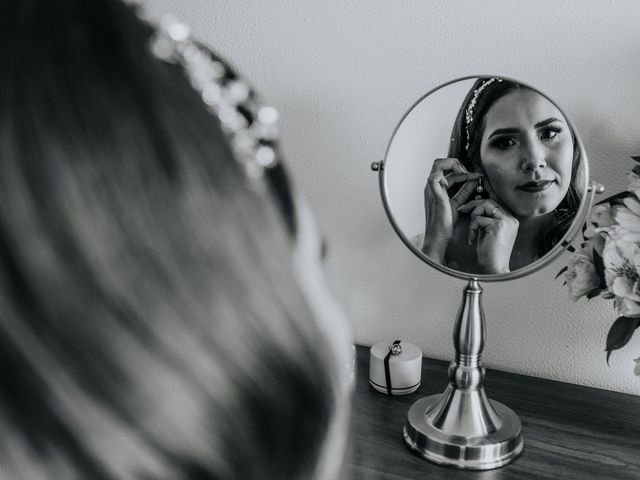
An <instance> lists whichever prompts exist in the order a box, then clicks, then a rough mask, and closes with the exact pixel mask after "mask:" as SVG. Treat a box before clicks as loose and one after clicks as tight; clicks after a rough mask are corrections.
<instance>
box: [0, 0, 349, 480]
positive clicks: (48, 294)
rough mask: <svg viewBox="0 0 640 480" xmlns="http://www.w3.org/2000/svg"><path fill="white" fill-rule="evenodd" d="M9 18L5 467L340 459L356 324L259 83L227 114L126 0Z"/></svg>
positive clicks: (83, 470)
mask: <svg viewBox="0 0 640 480" xmlns="http://www.w3.org/2000/svg"><path fill="white" fill-rule="evenodd" d="M0 19H2V20H0V22H2V24H3V25H2V28H1V29H0V37H2V41H1V42H0V51H1V53H0V58H2V59H3V63H4V65H3V68H2V73H0V263H1V267H0V281H1V286H0V369H1V370H0V472H2V478H11V479H15V480H18V479H30V480H32V479H34V480H35V479H41V478H42V479H52V478H68V479H88V478H90V479H94V480H101V479H138V478H140V479H156V478H158V479H167V478H171V479H174V478H175V479H232V478H238V479H254V478H255V479H258V478H259V479H272V478H273V479H276V478H277V479H313V478H323V479H324V478H337V476H338V474H339V473H338V472H339V469H340V464H341V461H342V451H343V448H344V439H345V426H346V418H345V417H346V415H347V413H346V412H347V410H348V393H347V390H348V388H347V385H346V383H347V379H346V377H347V372H346V369H345V368H344V365H345V364H346V363H347V362H348V360H349V355H350V350H349V349H348V348H350V347H349V344H350V338H349V332H348V327H347V325H346V322H345V321H344V319H343V316H342V314H341V312H340V309H339V308H338V307H337V306H336V305H335V303H334V301H333V300H332V298H331V297H330V295H329V294H328V293H327V290H326V287H325V286H324V283H323V278H322V275H321V272H320V268H319V263H318V262H319V257H320V254H321V242H320V240H319V237H318V234H317V231H316V230H315V223H314V221H313V218H312V217H311V215H310V213H309V211H308V209H307V207H306V206H305V204H304V202H300V201H298V198H297V196H296V195H294V194H293V193H292V191H291V190H290V188H289V185H288V181H287V177H286V173H285V171H284V169H283V166H282V164H281V163H280V162H279V160H278V158H277V150H276V148H277V147H276V145H275V139H272V140H273V141H270V140H269V139H268V138H262V137H260V135H261V134H260V132H258V133H257V134H256V135H257V137H256V135H253V138H254V140H255V139H256V138H258V137H260V138H258V143H256V144H255V145H253V146H251V148H253V150H252V151H253V153H252V154H248V155H247V156H246V157H247V158H248V159H249V160H248V162H249V163H246V162H245V163H243V162H244V161H245V160H247V158H244V159H241V158H240V157H242V154H241V153H238V152H239V151H240V150H241V149H242V148H244V147H243V145H245V147H246V142H245V143H244V144H242V145H240V147H238V145H236V144H235V143H234V142H235V141H236V140H238V139H240V140H242V138H240V137H241V135H239V134H238V133H237V132H238V131H239V130H238V129H240V130H241V129H242V128H241V127H242V125H245V126H247V125H249V126H250V125H252V124H253V122H254V121H255V122H256V125H257V126H260V124H259V122H257V118H258V117H259V115H260V112H259V111H252V107H251V108H250V107H247V108H246V109H245V108H244V105H249V106H251V105H254V104H255V102H254V94H253V92H251V91H249V92H245V93H246V95H244V94H243V93H242V92H241V91H240V90H241V89H242V82H237V80H238V79H237V78H236V76H235V74H234V73H233V72H232V71H231V70H230V69H228V67H226V66H225V69H224V75H223V76H222V77H221V79H220V82H219V85H222V86H224V87H225V88H226V87H230V86H231V85H236V83H234V82H237V85H240V87H237V88H236V87H235V86H234V87H233V88H235V89H236V90H234V91H235V92H236V94H237V95H238V98H239V99H240V100H242V98H244V97H245V96H246V97H247V99H246V101H244V100H243V101H240V102H239V107H238V109H237V112H236V113H238V112H239V113H240V114H241V115H242V116H243V117H244V121H241V123H242V125H241V126H240V127H238V125H236V126H233V125H232V126H231V127H232V128H228V127H229V126H228V125H226V126H225V122H226V121H228V120H229V119H228V118H227V117H226V116H225V112H219V113H218V115H214V114H212V113H211V111H210V110H209V109H208V108H207V103H209V104H211V103H215V98H216V97H215V93H216V92H215V91H214V90H215V89H213V90H212V88H213V87H212V88H210V89H209V90H208V93H203V92H204V89H203V88H201V87H203V86H202V85H199V86H198V85H195V87H196V88H194V85H192V84H193V83H194V78H193V76H191V77H189V76H188V75H186V74H185V68H184V67H183V66H182V65H180V62H176V61H166V60H167V59H164V60H163V59H162V58H158V55H154V54H152V53H150V48H149V45H150V40H151V39H153V38H154V35H156V33H154V29H153V28H151V27H149V26H148V25H147V24H146V23H144V22H142V21H141V20H140V19H139V18H138V16H137V15H136V14H135V13H134V9H133V8H132V7H130V6H128V5H126V4H124V3H121V2H119V1H115V0H93V1H91V2H86V1H83V0H61V1H59V2H47V1H35V0H33V1H32V0H28V1H24V2H5V3H3V5H2V7H0ZM174 33H175V32H174ZM178 33H179V32H178ZM178 36H179V35H178ZM161 43H162V42H160V44H156V46H157V47H158V48H159V49H160V50H162V48H164V47H163V45H162V44H161ZM165 47H166V45H165ZM174 47H175V45H174ZM194 52H196V53H197V50H193V51H192V53H194ZM201 53H202V51H201V52H200V54H201ZM207 55H208V54H207ZM160 57H161V55H160ZM174 60H175V59H174ZM213 60H214V63H212V64H211V65H214V66H216V65H220V63H218V62H217V61H215V60H216V59H213ZM196 83H197V82H196ZM233 88H228V89H227V90H226V91H232V90H233ZM239 89H240V90H239ZM203 98H204V99H205V100H207V101H206V102H205V101H203ZM240 104H241V105H240ZM245 110H246V111H245ZM265 112H266V113H265ZM227 113H228V112H227ZM263 113H264V114H265V115H266V117H269V116H271V117H272V116H273V111H272V110H266V111H263ZM263 116H264V115H263ZM263 120H265V122H266V123H267V124H268V123H269V122H270V121H271V120H272V118H266V119H263ZM267 126H268V125H267ZM236 127H238V128H236ZM245 130H246V129H245ZM267 133H268V132H267ZM265 135H266V134H265ZM236 143H242V142H240V141H238V142H236ZM263 146H265V147H268V148H267V149H266V150H265V149H263V150H260V149H261V147H263ZM239 149H240V150H239ZM257 150H260V152H261V153H259V154H256V151H257ZM265 152H266V153H265ZM260 155H262V157H260ZM265 155H266V157H265ZM270 155H271V157H273V158H271V157H270ZM256 157H260V158H258V160H260V162H259V163H263V164H264V166H266V168H262V166H260V168H258V169H254V170H251V168H252V164H251V161H252V158H256ZM240 160H242V161H240ZM5 475H6V477H5Z"/></svg>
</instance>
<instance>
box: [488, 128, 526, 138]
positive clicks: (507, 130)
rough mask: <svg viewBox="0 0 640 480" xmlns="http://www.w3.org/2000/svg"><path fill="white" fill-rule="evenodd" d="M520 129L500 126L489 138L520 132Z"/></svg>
mask: <svg viewBox="0 0 640 480" xmlns="http://www.w3.org/2000/svg"><path fill="white" fill-rule="evenodd" d="M518 131H519V130H518V129H517V128H498V129H496V130H494V131H493V132H491V135H489V138H491V137H495V136H496V135H501V134H503V133H518Z"/></svg>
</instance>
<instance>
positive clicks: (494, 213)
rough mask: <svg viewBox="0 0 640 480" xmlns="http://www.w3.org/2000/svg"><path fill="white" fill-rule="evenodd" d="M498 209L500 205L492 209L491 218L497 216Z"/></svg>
mask: <svg viewBox="0 0 640 480" xmlns="http://www.w3.org/2000/svg"><path fill="white" fill-rule="evenodd" d="M498 210H500V207H495V208H494V209H493V210H491V213H490V214H489V215H490V216H491V218H497V217H496V213H497V212H498Z"/></svg>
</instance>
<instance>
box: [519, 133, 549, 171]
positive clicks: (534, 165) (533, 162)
mask: <svg viewBox="0 0 640 480" xmlns="http://www.w3.org/2000/svg"><path fill="white" fill-rule="evenodd" d="M521 155H522V158H521V168H522V170H523V171H525V172H529V171H535V170H538V169H540V168H544V167H546V166H547V161H546V159H545V151H544V148H543V146H542V145H540V143H539V142H537V141H535V140H534V141H530V142H527V143H526V144H525V145H524V148H523V149H522V153H521Z"/></svg>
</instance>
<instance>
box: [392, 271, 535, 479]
mask: <svg viewBox="0 0 640 480" xmlns="http://www.w3.org/2000/svg"><path fill="white" fill-rule="evenodd" d="M481 295H482V288H481V287H480V285H479V284H478V281H477V280H476V279H470V280H469V283H468V285H467V286H466V288H465V289H464V297H463V299H462V304H461V305H460V310H459V311H458V317H457V319H456V324H455V328H454V331H453V341H454V346H455V349H456V357H455V360H454V361H453V362H452V363H451V365H450V366H449V385H448V386H447V388H446V390H445V391H444V393H443V394H440V395H431V396H428V397H424V398H422V399H420V400H418V401H417V402H415V403H414V404H413V405H411V408H410V409H409V413H408V415H407V422H406V424H405V427H404V432H403V434H404V440H405V442H406V443H407V445H408V446H409V448H411V450H413V451H414V452H415V453H416V454H418V455H420V456H422V457H423V458H425V459H426V460H429V461H431V462H435V463H439V464H443V465H449V466H453V467H457V468H462V469H470V470H488V469H491V468H497V467H501V466H503V465H506V464H508V463H509V462H511V461H512V460H514V459H515V458H516V457H517V456H518V455H519V454H520V453H521V452H522V448H523V442H522V433H521V424H520V419H519V418H518V416H517V415H516V414H515V413H514V412H513V411H512V410H511V409H509V408H508V407H506V406H504V405H502V404H501V403H499V402H496V401H493V400H489V399H488V398H487V395H486V394H485V391H484V386H483V380H484V375H485V370H484V368H483V367H482V365H481V356H482V350H483V348H484V339H485V321H484V312H483V310H482V302H481Z"/></svg>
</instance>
